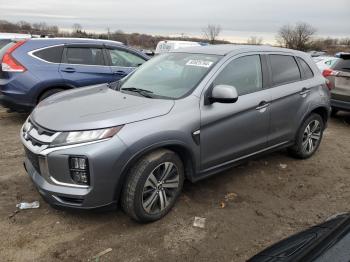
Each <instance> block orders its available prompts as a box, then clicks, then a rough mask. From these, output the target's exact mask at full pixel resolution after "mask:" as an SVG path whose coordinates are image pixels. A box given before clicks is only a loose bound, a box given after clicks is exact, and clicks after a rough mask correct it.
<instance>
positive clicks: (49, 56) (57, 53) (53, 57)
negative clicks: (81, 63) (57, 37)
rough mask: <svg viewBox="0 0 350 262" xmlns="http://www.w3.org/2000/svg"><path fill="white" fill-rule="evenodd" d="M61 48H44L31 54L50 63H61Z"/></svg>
mask: <svg viewBox="0 0 350 262" xmlns="http://www.w3.org/2000/svg"><path fill="white" fill-rule="evenodd" d="M62 52H63V46H54V47H50V48H45V49H42V50H40V51H36V52H34V53H33V55H35V56H36V57H39V58H40V59H43V60H45V61H48V62H51V63H61V59H62Z"/></svg>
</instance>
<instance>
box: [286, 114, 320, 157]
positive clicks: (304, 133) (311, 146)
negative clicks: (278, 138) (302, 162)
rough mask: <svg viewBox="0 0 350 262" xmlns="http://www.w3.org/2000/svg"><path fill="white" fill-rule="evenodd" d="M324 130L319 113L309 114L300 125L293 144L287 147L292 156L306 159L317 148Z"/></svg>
mask: <svg viewBox="0 0 350 262" xmlns="http://www.w3.org/2000/svg"><path fill="white" fill-rule="evenodd" d="M323 130H324V122H323V119H322V117H321V116H320V115H318V114H311V115H310V116H309V117H308V118H307V119H306V120H305V121H304V123H303V124H302V125H301V127H300V129H299V131H298V134H297V137H296V140H295V144H294V146H292V147H291V148H289V152H290V153H291V155H292V156H294V157H297V158H301V159H306V158H309V157H311V156H312V155H313V154H314V153H315V152H316V150H317V149H318V147H319V145H320V143H321V140H322V136H323Z"/></svg>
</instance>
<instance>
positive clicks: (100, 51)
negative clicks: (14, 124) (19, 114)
mask: <svg viewBox="0 0 350 262" xmlns="http://www.w3.org/2000/svg"><path fill="white" fill-rule="evenodd" d="M148 59H149V57H148V56H146V55H145V54H143V53H142V52H140V51H138V50H135V49H133V48H130V47H127V46H125V45H123V44H122V43H119V42H115V41H108V40H93V39H73V38H45V39H29V40H20V41H17V40H14V41H11V42H10V43H8V44H7V45H6V46H5V47H3V48H2V49H1V50H0V60H1V62H2V63H1V68H0V102H1V103H2V104H3V105H4V106H5V107H8V108H10V109H13V110H16V111H20V110H26V111H27V110H31V109H32V108H33V107H35V106H36V105H37V104H38V102H40V101H41V100H43V99H45V98H47V97H49V96H50V95H52V94H54V93H57V92H60V91H63V90H67V89H73V88H77V87H82V86H88V85H94V84H101V83H108V82H113V81H116V80H119V79H121V78H123V77H125V76H126V75H128V74H129V73H131V72H132V71H133V70H134V69H135V68H136V67H138V66H139V65H141V64H143V63H144V62H145V61H147V60H148Z"/></svg>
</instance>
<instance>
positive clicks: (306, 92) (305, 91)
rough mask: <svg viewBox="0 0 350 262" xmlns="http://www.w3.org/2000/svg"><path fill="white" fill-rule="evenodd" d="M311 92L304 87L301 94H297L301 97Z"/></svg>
mask: <svg viewBox="0 0 350 262" xmlns="http://www.w3.org/2000/svg"><path fill="white" fill-rule="evenodd" d="M310 92H311V90H310V88H306V87H304V88H303V89H301V92H300V93H299V94H300V95H301V96H305V95H307V94H308V93H310Z"/></svg>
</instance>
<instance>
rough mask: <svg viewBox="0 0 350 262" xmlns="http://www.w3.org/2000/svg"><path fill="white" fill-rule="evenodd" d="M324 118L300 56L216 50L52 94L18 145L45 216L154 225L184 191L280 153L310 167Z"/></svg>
mask: <svg viewBox="0 0 350 262" xmlns="http://www.w3.org/2000/svg"><path fill="white" fill-rule="evenodd" d="M329 113H330V94H329V90H328V88H327V85H326V82H325V79H324V78H323V76H322V75H321V73H320V72H319V70H318V69H317V67H316V66H315V64H314V63H313V62H312V61H311V58H309V57H308V56H307V55H305V54H304V53H302V52H297V51H293V50H288V49H278V48H272V47H264V46H232V45H221V46H220V45H219V46H207V47H194V48H189V49H181V50H179V51H174V52H171V53H167V54H164V55H160V56H157V57H155V58H153V59H151V60H150V61H148V62H147V63H145V64H144V65H142V66H141V67H140V68H139V69H138V70H136V71H135V72H134V73H133V74H131V75H129V76H128V77H126V78H124V79H123V80H121V81H119V82H117V83H113V84H110V85H97V86H91V87H86V88H82V89H77V90H73V91H66V92H62V93H59V94H56V95H54V96H52V97H50V98H48V99H46V100H44V101H43V102H41V103H40V104H39V105H38V106H37V107H36V108H35V110H34V111H33V112H32V114H31V115H30V117H29V118H28V120H27V121H26V123H25V124H24V125H23V128H22V129H21V135H20V136H21V139H22V142H23V144H24V147H25V151H26V158H25V162H24V163H25V168H26V170H27V172H28V174H29V176H30V177H31V178H32V180H33V182H34V183H35V185H36V186H37V188H38V190H39V192H40V194H41V195H42V196H43V197H44V198H45V199H46V200H47V201H48V202H49V203H50V204H51V205H58V206H65V207H72V208H80V209H91V208H98V207H104V206H108V205H113V204H116V203H120V204H121V206H122V208H123V209H124V211H125V212H126V213H127V214H128V215H129V216H131V217H132V218H133V219H135V220H137V221H141V222H150V221H154V220H157V219H160V218H161V217H163V216H164V215H165V214H167V213H168V212H169V210H170V209H171V208H172V207H173V206H174V204H175V202H176V200H177V198H178V197H179V195H180V192H181V189H182V186H183V182H184V180H185V179H187V180H189V181H191V182H195V181H198V180H200V179H203V178H206V177H208V176H211V175H213V174H215V173H218V172H220V171H222V170H224V169H227V168H230V167H232V166H235V165H238V164H240V163H241V162H242V161H246V160H248V159H249V158H251V157H255V156H257V155H259V154H262V153H266V152H270V151H273V150H278V149H281V148H288V149H289V152H290V153H291V154H292V155H293V156H295V157H298V158H303V159H305V158H308V157H310V156H311V155H313V154H314V153H315V151H316V150H317V148H318V146H319V145H320V142H321V139H322V134H323V131H324V129H325V126H326V123H327V119H328V116H329Z"/></svg>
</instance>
